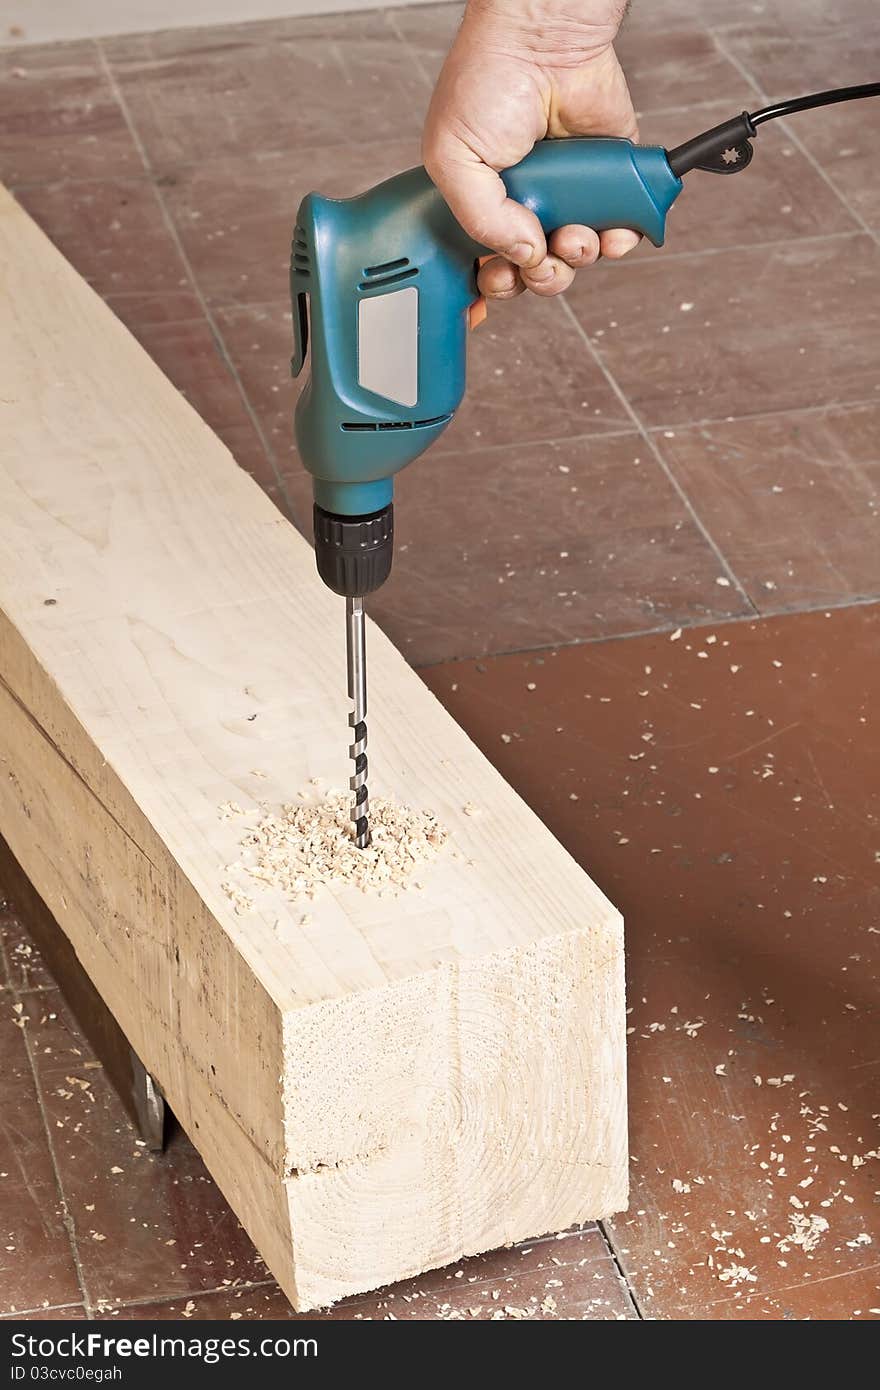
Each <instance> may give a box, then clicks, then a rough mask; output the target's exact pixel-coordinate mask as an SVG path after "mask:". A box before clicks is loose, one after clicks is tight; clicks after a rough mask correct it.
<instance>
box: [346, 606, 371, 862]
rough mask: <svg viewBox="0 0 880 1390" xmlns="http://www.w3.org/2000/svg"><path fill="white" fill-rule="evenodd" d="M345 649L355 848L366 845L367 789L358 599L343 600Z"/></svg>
mask: <svg viewBox="0 0 880 1390" xmlns="http://www.w3.org/2000/svg"><path fill="white" fill-rule="evenodd" d="M345 649H346V657H347V659H348V695H349V699H350V700H352V701H353V702H354V709H353V710H352V712H351V714H350V715H349V716H348V722H349V724H350V725H351V728H352V743H351V746H350V747H349V750H348V752H349V756H350V757H352V758H353V759H354V774H353V775H352V777H351V779H350V780H349V784H348V785H349V786H350V787H351V789H352V791H353V792H354V801H353V803H352V807H351V818H352V821H353V822H354V842H355V844H356V845H357V847H358V849H366V848H367V846H368V845H369V843H370V796H369V792H368V790H367V723H366V720H367V632H366V620H365V617H364V601H363V599H362V598H347V599H346V600H345Z"/></svg>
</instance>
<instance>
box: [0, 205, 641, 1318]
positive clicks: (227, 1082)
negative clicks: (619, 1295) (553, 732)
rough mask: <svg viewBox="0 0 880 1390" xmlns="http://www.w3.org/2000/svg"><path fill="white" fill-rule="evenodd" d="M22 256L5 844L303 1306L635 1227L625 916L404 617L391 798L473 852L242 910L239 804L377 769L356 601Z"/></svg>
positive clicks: (81, 296) (40, 267) (391, 693)
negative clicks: (418, 659)
mask: <svg viewBox="0 0 880 1390" xmlns="http://www.w3.org/2000/svg"><path fill="white" fill-rule="evenodd" d="M0 268H2V269H0V275H2V282H3V283H2V293H3V300H4V312H3V316H2V325H0V380H2V383H3V384H2V390H0V398H2V399H0V412H2V429H0V435H2V445H0V448H2V456H0V676H2V681H0V833H2V834H3V835H4V836H5V837H6V839H7V841H8V842H9V844H10V845H11V847H12V850H13V852H14V854H15V856H16V858H17V859H18V861H19V863H20V864H21V865H22V866H23V868H24V869H25V871H26V872H27V873H28V875H29V877H30V879H31V880H32V882H33V883H34V885H35V887H36V888H37V890H38V891H39V893H40V894H41V896H42V897H43V899H44V900H45V902H46V903H47V904H48V906H49V908H50V910H51V912H52V913H53V915H54V916H55V917H56V918H57V920H58V922H59V923H60V924H61V925H62V927H63V929H64V931H65V933H66V934H67V935H68V937H69V939H70V941H71V943H72V944H73V946H74V949H75V950H76V953H77V955H78V957H79V959H80V961H81V962H82V963H83V965H84V967H85V969H86V971H87V972H88V974H89V976H90V978H91V979H92V981H93V982H94V984H95V986H96V988H97V989H98V990H99V992H100V994H101V996H102V997H103V999H104V1000H105V1001H106V1003H107V1005H108V1007H109V1008H110V1010H111V1011H112V1013H113V1014H114V1016H115V1017H116V1019H117V1020H118V1021H119V1023H120V1026H121V1027H122V1028H123V1030H124V1031H125V1033H126V1035H127V1037H128V1038H129V1040H130V1042H131V1044H132V1046H133V1047H134V1049H135V1051H136V1052H137V1054H138V1055H139V1056H140V1057H141V1059H142V1060H143V1062H144V1064H145V1065H146V1066H147V1067H148V1068H149V1069H150V1071H151V1072H153V1074H154V1075H155V1076H156V1077H157V1079H158V1081H159V1083H160V1084H161V1086H162V1089H163V1091H164V1092H165V1095H166V1096H167V1098H168V1100H169V1103H170V1104H171V1106H172V1108H173V1110H174V1112H175V1114H176V1115H177V1117H178V1119H179V1120H180V1122H181V1124H182V1125H183V1127H184V1128H185V1130H186V1131H187V1133H188V1134H189V1136H190V1138H191V1139H192V1140H193V1142H194V1143H195V1144H196V1146H197V1147H198V1148H199V1150H200V1152H201V1154H202V1156H203V1158H204V1160H205V1162H206V1164H207V1165H208V1168H209V1169H210V1171H211V1172H212V1174H213V1175H214V1177H215V1178H216V1180H217V1182H218V1183H219V1185H220V1187H221V1188H222V1190H223V1192H224V1193H225V1195H226V1197H227V1198H228V1200H229V1202H230V1203H231V1205H232V1206H233V1208H234V1209H235V1211H236V1212H237V1214H238V1216H239V1217H240V1219H241V1220H242V1222H243V1223H244V1225H245V1226H246V1228H247V1229H248V1231H249V1232H250V1234H251V1236H252V1237H253V1239H254V1241H255V1242H256V1244H257V1246H258V1248H259V1250H260V1252H261V1253H262V1255H263V1256H264V1258H265V1260H266V1262H267V1264H268V1265H269V1267H270V1269H271V1270H272V1272H273V1273H274V1274H275V1276H276V1277H277V1278H278V1280H279V1282H280V1283H281V1285H282V1287H283V1288H284V1290H285V1292H286V1293H287V1294H288V1296H289V1297H290V1299H291V1300H292V1302H293V1303H294V1304H295V1306H297V1307H299V1308H310V1307H314V1306H316V1305H320V1304H325V1303H328V1302H330V1301H332V1300H334V1299H337V1298H339V1297H341V1296H342V1295H344V1294H349V1293H353V1292H357V1291H361V1290H366V1289H369V1288H373V1287H377V1286H379V1285H381V1284H384V1283H387V1282H390V1281H393V1280H396V1279H400V1278H403V1277H405V1276H408V1275H412V1274H415V1273H416V1272H418V1271H421V1270H423V1269H427V1268H431V1267H434V1266H438V1265H442V1264H444V1263H446V1262H448V1261H451V1260H454V1259H457V1258H459V1257H460V1256H461V1255H462V1254H466V1253H471V1252H476V1251H481V1250H485V1249H489V1248H491V1247H494V1246H497V1245H500V1244H502V1243H505V1242H508V1241H513V1240H518V1239H521V1238H524V1237H528V1236H535V1235H539V1234H541V1233H543V1232H547V1231H553V1230H556V1229H560V1228H562V1227H565V1226H567V1225H570V1224H571V1223H573V1222H579V1221H583V1220H586V1219H587V1218H592V1217H600V1216H605V1215H607V1214H609V1213H610V1212H614V1211H617V1210H619V1209H620V1208H621V1207H623V1206H624V1205H625V1202H626V1190H627V1176H626V1121H625V1114H626V1106H625V1067H624V1052H625V1042H624V1034H625V1029H624V1007H623V940H622V924H621V919H620V916H619V914H618V913H617V912H616V910H615V909H614V908H613V907H612V906H611V904H610V903H609V902H608V901H607V900H606V899H605V898H604V897H603V895H602V894H601V893H600V892H599V890H598V889H597V888H596V887H595V885H594V884H593V883H591V881H590V880H589V878H588V877H587V876H586V874H584V873H583V872H582V870H581V869H580V868H579V867H578V866H577V865H576V864H575V862H574V861H573V860H572V859H571V858H570V857H569V856H568V855H567V854H566V853H565V851H564V850H563V849H562V848H561V846H560V845H559V844H558V843H557V842H556V841H555V840H554V839H553V837H552V836H551V835H550V833H549V832H548V831H547V829H546V828H545V827H544V826H543V825H542V824H541V822H540V821H539V820H538V819H537V817H536V816H534V815H533V814H532V813H531V812H530V811H529V810H528V808H527V807H526V806H525V805H524V804H523V802H522V801H520V800H519V798H518V797H517V796H516V795H515V793H514V792H513V791H512V790H511V788H510V787H509V786H508V785H507V784H506V783H505V782H504V781H503V780H502V778H501V777H500V776H499V774H498V773H497V772H496V771H495V770H494V769H493V768H492V766H491V765H490V764H489V763H488V762H487V761H486V759H485V758H484V757H483V756H482V755H481V754H480V753H479V752H478V751H477V750H476V749H475V748H474V746H473V745H472V744H471V743H470V742H469V740H468V739H467V737H466V736H465V734H464V733H463V732H462V731H461V730H460V729H459V728H458V727H457V726H456V725H455V723H454V722H453V720H452V719H451V718H450V716H449V715H448V714H447V713H446V712H445V711H444V710H443V709H442V708H441V706H440V705H439V703H438V702H437V701H436V700H435V699H434V697H433V696H432V695H431V694H430V693H429V691H428V690H427V689H426V688H425V686H424V685H423V683H422V682H421V681H420V680H419V678H418V677H417V676H416V675H415V674H414V673H413V672H412V671H411V670H409V668H408V667H407V666H406V664H405V662H404V661H403V659H402V657H401V656H400V655H399V654H398V653H397V652H396V651H395V650H394V648H393V647H392V646H391V644H390V643H389V642H388V641H387V639H386V638H385V637H384V636H383V635H382V633H381V632H380V631H378V630H377V629H376V628H375V627H371V629H370V633H369V642H370V695H371V711H370V713H371V720H370V739H371V743H370V750H371V765H372V769H373V771H374V781H373V786H374V789H375V790H376V791H380V790H381V791H384V792H385V793H386V794H389V795H392V796H394V797H396V798H398V799H399V800H400V801H402V802H405V803H406V804H408V805H410V806H412V807H415V808H421V809H426V810H430V811H432V812H434V813H435V814H436V815H437V817H438V818H439V820H440V822H441V823H442V824H443V825H444V826H445V827H447V828H448V830H449V833H450V841H451V843H450V846H449V847H448V848H447V849H446V850H444V851H443V852H442V853H441V854H439V855H438V856H437V858H436V861H435V862H434V863H432V864H431V865H429V866H428V867H427V868H426V869H425V872H424V874H422V875H421V878H422V881H423V884H424V886H423V888H422V889H421V890H418V889H415V888H409V889H407V890H406V891H405V892H404V893H403V894H402V895H401V896H399V897H398V898H396V899H393V900H392V899H388V898H382V897H377V896H376V895H369V894H362V893H360V892H358V891H357V890H355V889H353V888H351V887H340V888H339V889H334V890H333V891H330V890H326V891H322V892H321V893H320V894H319V895H318V897H317V898H316V900H315V901H314V902H312V903H308V904H307V905H306V906H307V908H308V913H309V914H310V920H309V919H307V918H306V917H305V913H304V908H303V904H302V903H298V902H293V903H290V902H284V901H280V900H279V901H273V902H272V905H271V910H270V909H269V908H267V907H262V906H260V902H259V900H258V901H257V906H256V908H255V910H254V911H251V912H248V913H245V914H243V915H237V914H236V912H235V911H234V910H233V906H232V904H231V902H230V900H229V897H228V896H227V894H226V893H225V892H224V890H223V887H222V883H223V880H224V877H225V866H226V865H228V864H229V863H230V861H231V860H234V859H235V858H236V856H237V854H238V846H239V841H240V836H241V823H240V821H236V820H235V819H232V820H229V819H227V820H224V819H222V818H221V816H220V815H219V814H218V808H219V806H220V805H221V804H222V803H223V802H225V801H228V800H233V801H236V802H238V803H239V804H241V805H242V806H244V807H253V806H255V805H256V804H257V802H258V801H259V800H263V799H265V800H268V801H269V802H271V803H278V804H280V803H281V802H283V801H287V800H291V799H293V798H294V797H295V796H296V794H297V792H298V791H299V790H300V789H301V788H302V787H304V786H305V785H306V784H307V783H308V782H309V779H310V778H313V777H322V778H327V779H330V780H335V781H336V783H337V785H338V784H339V783H340V782H341V781H342V780H343V778H344V776H345V775H346V773H347V768H346V767H345V765H344V763H345V756H344V749H345V742H344V740H345V729H346V723H347V713H348V707H347V702H346V700H345V690H344V682H343V653H342V630H343V624H342V614H341V612H340V603H341V601H340V600H338V599H336V598H335V597H334V596H333V595H331V594H330V593H328V592H327V591H326V590H325V589H324V588H323V587H322V585H321V584H320V582H319V581H318V579H317V577H316V575H315V573H314V568H313V559H312V555H311V552H310V549H309V547H308V546H307V545H306V544H305V542H304V541H302V540H301V539H300V537H298V536H297V534H296V533H295V531H294V530H293V528H292V527H291V526H290V525H289V524H288V523H287V522H286V521H285V520H284V519H283V518H282V517H281V516H280V515H279V513H278V512H277V511H276V510H275V508H274V506H273V505H272V503H271V502H270V501H269V500H268V499H267V498H266V497H265V496H264V495H263V494H262V492H261V491H260V490H259V488H258V487H257V486H256V484H255V483H254V482H253V481H252V480H251V479H250V478H249V477H248V476H247V475H246V474H245V473H243V472H241V471H240V470H239V469H238V468H237V467H236V465H235V463H234V462H233V460H232V458H231V457H230V455H229V453H228V452H227V450H226V449H225V447H224V446H223V445H222V444H221V443H220V442H219V441H218V440H217V439H216V438H215V436H214V435H213V434H212V433H211V431H210V430H209V429H208V428H207V426H206V425H205V424H204V423H203V422H202V421H201V420H200V419H199V418H198V416H197V415H196V414H195V413H194V411H193V410H192V409H191V408H190V407H189V406H188V405H187V404H186V402H185V401H184V400H183V398H182V397H181V396H180V395H179V394H178V393H177V392H176V391H175V390H174V388H173V387H172V386H171V385H170V384H169V382H168V381H167V380H166V379H165V377H164V376H163V375H162V373H161V372H160V371H159V369H158V368H157V367H156V366H155V365H154V364H153V363H152V362H151V361H150V360H149V358H148V357H147V356H146V354H145V353H144V352H143V351H142V350H141V348H140V347H139V346H138V345H137V343H136V342H135V341H134V340H133V339H132V338H131V337H130V336H129V334H128V333H127V332H126V330H125V329H124V328H123V327H122V326H121V325H120V324H119V323H118V322H117V320H116V319H115V318H114V317H113V315H112V314H111V313H110V311H109V310H108V309H107V308H106V307H105V305H104V304H103V303H102V302H101V301H100V300H99V299H98V298H97V296H96V295H95V294H94V293H93V292H92V291H91V290H90V289H89V288H88V287H87V286H86V285H85V283H84V282H83V281H82V280H81V279H80V278H79V276H78V275H77V274H76V273H75V272H74V271H73V270H72V269H71V267H70V266H69V265H67V263H66V262H65V261H64V260H63V258H62V257H61V256H60V255H59V253H58V252H57V251H55V250H54V249H53V248H52V246H51V245H50V244H49V242H48V241H47V240H46V239H45V237H44V236H43V235H42V233H41V232H40V231H39V230H38V229H37V228H36V227H35V226H34V224H33V223H32V222H31V221H30V220H29V219H28V217H27V216H26V215H25V214H24V213H23V212H22V211H21V210H20V209H19V208H18V206H17V205H16V204H15V202H14V201H13V199H12V198H11V197H10V196H9V195H8V194H0ZM341 764H342V765H341ZM255 769H257V770H263V771H265V772H266V773H267V774H268V775H267V776H266V777H263V778H261V779H257V778H255V776H254V770H255ZM469 803H470V806H471V807H476V808H477V813H476V814H467V813H465V811H464V807H465V806H466V805H468V804H469ZM469 809H470V808H469Z"/></svg>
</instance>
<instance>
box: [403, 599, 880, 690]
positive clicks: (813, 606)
mask: <svg viewBox="0 0 880 1390" xmlns="http://www.w3.org/2000/svg"><path fill="white" fill-rule="evenodd" d="M874 604H880V592H878V593H877V594H867V595H860V596H857V597H856V596H852V597H850V596H848V597H846V598H843V599H839V600H837V601H831V602H825V603H808V604H803V605H802V606H801V607H798V608H792V607H785V606H780V607H778V608H762V609H761V610H760V611H756V612H754V613H715V614H712V613H710V614H707V616H706V617H705V618H701V619H699V620H698V621H695V622H690V623H689V622H675V621H670V622H668V623H664V624H663V625H662V626H660V627H643V628H637V629H636V630H634V631H633V632H603V633H599V634H597V635H596V636H595V637H573V638H571V639H569V640H564V641H558V642H536V643H535V644H534V646H531V647H504V648H502V649H501V650H499V651H491V652H480V653H476V654H471V655H466V656H445V657H442V658H441V659H440V660H439V661H419V662H410V663H409V664H410V665H411V666H412V668H413V670H414V671H438V670H440V669H441V667H443V666H456V665H459V664H460V665H471V664H473V663H474V662H480V661H495V660H498V659H500V658H503V657H508V656H531V655H532V654H533V653H535V652H562V651H568V650H569V649H570V648H572V647H601V646H605V645H609V644H610V643H612V642H630V641H635V640H636V639H638V638H640V637H662V636H663V635H664V633H667V632H675V630H676V628H679V627H680V628H681V630H682V632H683V633H687V632H700V631H701V630H702V629H703V628H707V627H716V628H717V627H720V626H722V625H725V626H726V625H728V624H734V623H763V622H769V621H770V620H771V619H773V618H796V617H798V616H799V614H801V613H839V612H842V611H845V610H846V609H849V608H870V607H871V606H872V605H874Z"/></svg>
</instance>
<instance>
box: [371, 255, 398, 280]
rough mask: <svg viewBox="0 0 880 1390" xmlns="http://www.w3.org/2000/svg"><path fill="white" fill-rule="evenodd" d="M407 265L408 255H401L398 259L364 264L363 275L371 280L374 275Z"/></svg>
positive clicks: (383, 273) (384, 273)
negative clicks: (376, 263)
mask: <svg viewBox="0 0 880 1390" xmlns="http://www.w3.org/2000/svg"><path fill="white" fill-rule="evenodd" d="M407 265H409V256H401V257H400V260H398V261H383V262H382V264H381V265H366V266H364V275H365V276H366V278H367V279H368V280H371V279H372V278H373V276H374V275H387V274H388V273H389V271H392V270H403V268H404V266H407Z"/></svg>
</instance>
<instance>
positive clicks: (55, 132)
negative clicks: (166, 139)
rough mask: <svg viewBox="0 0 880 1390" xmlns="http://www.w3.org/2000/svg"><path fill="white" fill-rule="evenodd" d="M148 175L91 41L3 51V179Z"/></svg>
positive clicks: (0, 125) (0, 168)
mask: <svg viewBox="0 0 880 1390" xmlns="http://www.w3.org/2000/svg"><path fill="white" fill-rule="evenodd" d="M142 173H143V165H142V164H141V159H140V155H139V154H138V151H137V148H136V147H135V144H134V141H133V140H132V137H131V134H130V132H129V129H128V126H127V124H126V121H125V117H124V115H123V113H122V111H121V109H120V107H119V104H118V102H117V101H116V98H115V96H114V94H113V89H112V86H111V84H110V82H109V81H108V79H107V77H106V74H105V73H104V70H103V67H102V65H101V58H100V54H99V52H98V49H97V47H96V46H95V45H94V44H92V43H65V44H47V45H34V46H33V47H27V48H21V49H11V48H7V49H4V50H2V51H0V180H2V182H4V183H7V184H14V183H35V182H37V181H39V180H42V179H61V178H66V179H72V178H90V179H94V178H106V177H119V176H125V175H135V176H136V175H138V174H142Z"/></svg>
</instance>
